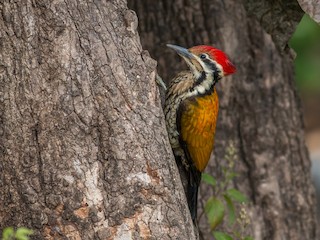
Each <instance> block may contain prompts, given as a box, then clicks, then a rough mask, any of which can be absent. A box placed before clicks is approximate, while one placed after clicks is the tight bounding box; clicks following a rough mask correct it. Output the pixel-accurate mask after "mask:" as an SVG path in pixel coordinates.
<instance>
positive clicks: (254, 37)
mask: <svg viewBox="0 0 320 240" xmlns="http://www.w3.org/2000/svg"><path fill="white" fill-rule="evenodd" d="M129 7H130V8H132V9H134V10H135V11H136V12H137V15H138V17H139V31H140V36H141V40H142V45H143V47H144V49H147V50H149V51H150V53H151V55H152V57H153V58H155V59H157V60H158V63H159V74H160V75H161V76H162V77H163V78H164V79H166V81H169V79H170V78H171V77H172V76H173V74H174V73H176V72H177V71H178V70H182V69H185V68H186V66H185V65H182V64H183V61H182V60H181V59H179V57H178V56H176V54H175V53H173V52H172V51H170V50H169V49H166V47H165V45H164V44H166V43H172V44H177V45H181V46H184V47H191V46H193V45H199V44H209V45H214V46H216V47H218V48H220V49H222V50H224V51H225V52H227V54H228V55H229V56H230V58H231V60H232V62H234V63H235V65H236V67H237V73H236V74H235V75H233V76H232V77H228V78H226V79H224V80H222V81H220V82H219V84H218V91H219V96H220V111H219V119H218V123H217V133H216V138H215V139H216V142H215V151H214V157H213V160H212V161H211V162H210V166H209V167H208V169H207V171H208V172H209V173H211V174H213V175H215V176H218V175H219V169H220V166H221V165H223V164H225V163H224V160H223V159H224V156H225V150H226V148H227V147H228V146H229V144H230V142H233V143H234V146H235V148H236V150H237V162H236V172H238V174H239V176H238V177H237V178H236V181H235V182H234V183H233V184H234V185H235V186H236V187H237V188H238V189H240V190H241V191H243V192H246V193H247V195H248V196H249V197H250V199H251V204H250V206H249V215H250V217H251V221H252V223H251V225H250V226H251V229H250V232H251V235H252V236H253V238H254V239H255V240H260V239H265V240H278V239H279V240H280V239H291V240H300V239H310V240H313V239H319V237H320V236H319V235H317V230H316V227H317V223H316V218H315V199H314V189H313V187H312V185H311V179H310V161H309V158H308V153H307V149H306V146H305V142H304V132H303V128H304V126H303V119H302V113H301V105H300V100H299V96H298V94H297V91H296V89H295V86H294V76H293V64H292V57H291V55H290V51H288V47H287V41H288V39H289V38H290V36H291V34H292V33H293V31H294V28H295V26H296V24H297V23H298V21H299V20H300V18H301V16H302V14H303V12H302V11H301V9H300V8H299V6H298V4H297V3H296V2H292V1H287V2H286V1H263V2H261V1H249V0H248V1H246V2H242V1H233V0H225V1H218V0H215V1H209V0H202V1H200V0H198V1H197V0H196V1H191V0H184V1H182V0H178V1H170V0H161V1H138V0H129ZM267 32H268V33H267ZM270 34H271V35H270ZM212 194H213V193H212V192H211V191H210V190H209V189H208V187H207V186H202V194H201V202H202V203H203V204H204V203H205V201H206V199H207V198H208V197H209V196H212ZM199 210H200V211H201V210H202V209H199ZM200 220H201V223H200V228H201V232H202V233H203V237H204V239H211V238H212V237H211V236H210V233H209V231H208V224H207V220H206V219H205V217H202V218H201V219H200Z"/></svg>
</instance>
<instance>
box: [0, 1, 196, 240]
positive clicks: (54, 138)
mask: <svg viewBox="0 0 320 240" xmlns="http://www.w3.org/2000/svg"><path fill="white" fill-rule="evenodd" d="M0 12H1V15H0V111H1V114H0V122H1V124H0V143H1V145H0V229H3V228H4V227H5V226H25V227H29V228H31V229H33V230H35V236H34V237H33V239H194V238H195V234H194V232H193V225H192V222H191V219H190V217H189V213H188V209H187V206H186V205H185V199H184V198H185V196H184V195H183V190H182V186H181V183H180V180H179V178H178V177H177V175H176V174H175V172H176V171H177V170H176V166H175V164H174V161H173V156H172V153H171V149H170V146H169V144H168V139H167V136H166V131H165V125H164V117H163V113H162V109H161V106H160V99H159V97H158V90H157V86H156V84H155V82H154V76H155V66H156V64H155V61H154V60H152V59H151V58H150V57H149V56H148V54H147V53H146V52H144V51H143V50H142V48H141V45H140V42H139V36H138V33H137V31H136V27H137V17H136V15H135V14H134V12H132V11H130V10H128V9H127V6H126V1H124V0H114V1H84V0H78V1H71V0H70V1H69V0H65V1H60V0H57V1H51V0H42V1H31V0H26V1H9V0H8V1H1V3H0Z"/></svg>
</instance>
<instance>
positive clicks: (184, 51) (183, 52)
mask: <svg viewBox="0 0 320 240" xmlns="http://www.w3.org/2000/svg"><path fill="white" fill-rule="evenodd" d="M167 47H169V48H172V49H173V50H175V51H176V52H177V53H178V54H179V55H180V56H181V57H185V58H187V59H192V58H194V57H193V54H192V53H191V52H189V50H188V49H186V48H183V47H180V46H177V45H172V44H167Z"/></svg>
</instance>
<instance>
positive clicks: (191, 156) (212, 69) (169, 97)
mask: <svg viewBox="0 0 320 240" xmlns="http://www.w3.org/2000/svg"><path fill="white" fill-rule="evenodd" d="M167 46H168V47H169V48H172V49H173V50H175V51H176V52H177V53H178V54H179V55H180V56H181V57H182V58H183V59H184V60H185V61H186V63H187V65H188V66H189V68H190V70H188V71H182V72H180V73H178V74H177V76H176V77H175V78H173V79H172V80H171V82H170V85H169V88H168V90H167V92H166V100H165V107H164V112H165V118H166V126H167V131H168V134H169V140H170V144H171V147H172V150H173V153H174V156H175V158H176V162H177V164H178V165H182V166H183V169H184V171H185V174H186V177H187V180H188V186H187V189H186V196H187V201H188V205H189V209H190V213H191V217H192V220H193V221H194V222H195V220H196V218H197V198H198V188H199V184H200V180H201V173H202V172H203V170H204V169H205V167H206V166H207V164H208V161H209V159H210V155H211V152H212V149H213V144H214V135H215V129H216V121H217V116H218V109H219V100H218V95H217V91H216V89H215V84H216V83H217V82H218V81H219V80H220V79H221V78H222V77H224V76H227V75H229V74H232V73H234V72H235V71H236V68H235V66H234V65H233V64H232V63H231V62H230V60H229V59H228V57H227V56H226V54H225V53H224V52H222V51H221V50H219V49H216V48H213V47H211V46H205V45H201V46H195V47H192V48H189V49H186V48H183V47H179V46H176V45H171V44H167Z"/></svg>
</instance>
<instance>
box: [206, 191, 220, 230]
mask: <svg viewBox="0 0 320 240" xmlns="http://www.w3.org/2000/svg"><path fill="white" fill-rule="evenodd" d="M204 210H205V212H206V214H207V216H208V219H209V223H210V227H211V229H215V227H216V226H218V225H219V224H220V223H221V221H222V219H223V217H224V205H223V203H222V202H221V201H220V200H219V199H217V198H215V197H211V198H209V200H208V201H207V203H206V205H205V207H204Z"/></svg>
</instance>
